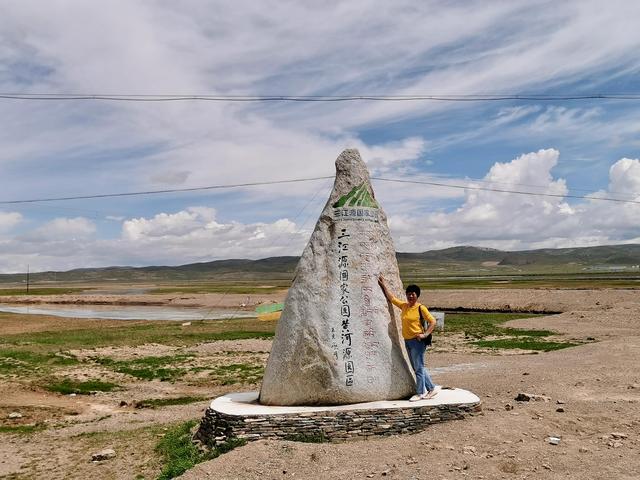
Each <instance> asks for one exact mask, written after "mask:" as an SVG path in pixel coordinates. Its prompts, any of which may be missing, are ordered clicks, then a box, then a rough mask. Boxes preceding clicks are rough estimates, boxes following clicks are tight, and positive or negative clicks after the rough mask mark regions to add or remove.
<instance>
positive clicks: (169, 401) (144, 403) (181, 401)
mask: <svg viewBox="0 0 640 480" xmlns="http://www.w3.org/2000/svg"><path fill="white" fill-rule="evenodd" d="M203 400H207V397H175V398H147V399H146V400H141V401H139V402H136V408H160V407H169V406H172V405H188V404H190V403H196V402H202V401H203Z"/></svg>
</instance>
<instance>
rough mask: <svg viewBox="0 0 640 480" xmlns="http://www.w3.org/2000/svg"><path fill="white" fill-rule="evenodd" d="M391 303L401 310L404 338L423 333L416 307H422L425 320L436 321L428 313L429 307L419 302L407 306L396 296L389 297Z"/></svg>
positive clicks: (407, 338) (414, 336)
mask: <svg viewBox="0 0 640 480" xmlns="http://www.w3.org/2000/svg"><path fill="white" fill-rule="evenodd" d="M391 303H393V304H394V305H395V306H396V307H398V308H399V309H400V310H402V314H401V316H400V318H401V319H402V338H404V339H405V340H411V339H412V338H416V337H417V336H418V335H420V334H421V333H423V331H422V325H420V312H419V311H418V308H422V317H423V318H424V319H425V320H426V321H427V322H429V323H436V319H435V318H434V317H433V315H431V313H429V309H427V307H425V306H424V305H422V304H420V303H417V302H416V304H415V305H414V306H413V307H409V303H407V302H406V301H402V300H400V299H398V298H396V297H391Z"/></svg>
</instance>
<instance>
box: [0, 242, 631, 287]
mask: <svg viewBox="0 0 640 480" xmlns="http://www.w3.org/2000/svg"><path fill="white" fill-rule="evenodd" d="M396 257H397V258H398V263H399V265H400V268H401V270H402V269H405V270H415V269H416V268H418V269H429V268H430V267H433V266H435V265H437V266H438V267H439V268H440V269H442V268H446V267H447V266H450V267H452V268H453V267H455V268H457V269H464V268H465V266H469V267H471V266H473V265H475V266H477V265H485V264H486V263H491V264H492V266H496V267H498V268H499V267H511V268H516V267H523V266H529V267H532V266H533V267H535V266H545V265H554V266H557V265H578V266H582V267H595V266H603V267H604V268H606V267H612V268H613V267H615V266H624V267H635V268H637V266H638V265H640V245H638V244H623V245H600V246H595V247H569V248H556V249H553V248H542V249H535V250H517V251H508V250H506V251H505V250H498V249H493V248H486V247H474V246H468V245H464V246H456V247H449V248H444V249H440V250H428V251H425V252H420V253H403V252H398V253H397V254H396ZM298 259H299V257H298V256H278V257H267V258H262V259H258V260H250V259H224V260H213V261H210V262H197V263H189V264H183V265H176V266H163V265H151V266H146V267H131V266H110V267H97V268H77V269H72V270H67V271H62V272H56V271H47V272H36V273H32V274H31V275H30V277H31V281H33V282H53V281H59V282H64V281H80V280H82V281H158V280H216V281H217V280H222V281H224V280H236V281H237V280H238V279H240V280H241V279H242V278H243V277H246V278H247V279H248V280H258V279H260V278H265V277H268V278H270V279H275V280H278V279H281V280H290V279H291V277H292V275H293V271H294V270H295V267H296V265H297V263H298ZM212 277H214V278H212ZM24 278H25V274H24V273H17V274H0V283H15V282H23V281H24Z"/></svg>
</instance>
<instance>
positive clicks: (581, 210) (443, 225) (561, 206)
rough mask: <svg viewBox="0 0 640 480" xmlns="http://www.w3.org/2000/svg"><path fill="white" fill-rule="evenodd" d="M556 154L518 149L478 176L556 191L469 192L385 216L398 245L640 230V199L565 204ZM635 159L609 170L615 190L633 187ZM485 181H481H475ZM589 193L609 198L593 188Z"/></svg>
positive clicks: (638, 176) (613, 239) (566, 238)
mask: <svg viewBox="0 0 640 480" xmlns="http://www.w3.org/2000/svg"><path fill="white" fill-rule="evenodd" d="M558 158H559V152H558V151H557V150H554V149H547V150H540V151H538V152H533V153H528V154H526V155H522V156H520V157H518V158H516V159H514V160H512V161H510V162H507V163H496V164H495V165H494V166H493V167H492V168H491V169H490V171H489V172H488V173H487V175H486V176H485V177H484V180H485V181H487V182H497V183H500V184H503V185H504V184H525V185H526V184H529V185H537V186H538V187H537V188H535V189H533V188H530V187H529V188H528V189H526V190H525V189H523V188H519V189H518V190H522V191H531V192H533V193H542V194H550V195H559V197H547V196H536V195H517V194H510V193H500V192H493V191H482V190H468V191H467V192H466V195H465V202H464V204H463V205H461V206H460V207H458V208H457V209H455V210H454V211H451V212H449V213H443V212H439V213H428V214H424V215H420V214H419V213H418V212H415V213H414V214H413V215H408V214H406V213H398V214H395V215H392V216H391V219H390V226H391V229H392V232H393V234H394V238H396V248H397V249H398V250H399V251H424V250H430V249H433V248H439V247H446V246H453V245H478V246H489V247H494V248H503V249H525V248H542V247H562V246H590V245H596V244H607V243H611V244H613V243H626V242H629V241H631V239H633V238H636V237H638V234H639V233H640V205H638V204H633V203H611V202H604V201H598V200H584V201H577V202H574V203H573V204H568V203H567V201H566V200H565V199H563V198H562V195H564V194H566V193H568V189H567V186H566V182H565V181H564V180H563V179H554V178H553V176H552V174H551V170H552V169H553V167H554V166H555V165H556V164H557V162H558ZM638 165H640V161H639V160H630V159H622V160H619V161H618V162H616V163H615V164H614V165H613V166H612V167H611V171H610V175H611V182H610V185H611V187H612V188H613V187H614V186H615V187H616V188H617V190H618V191H620V192H625V191H626V192H634V193H636V194H637V193H638V191H639V190H638V188H637V185H640V183H636V182H640V168H638ZM477 185H478V186H481V187H483V188H484V187H485V185H481V184H477ZM593 196H601V197H608V196H612V195H610V194H609V193H608V192H604V191H603V192H595V193H594V194H593Z"/></svg>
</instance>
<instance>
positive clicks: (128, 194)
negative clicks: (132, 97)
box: [0, 175, 640, 205]
mask: <svg viewBox="0 0 640 480" xmlns="http://www.w3.org/2000/svg"><path fill="white" fill-rule="evenodd" d="M329 178H334V177H333V176H332V175H331V176H325V177H311V178H296V179H290V180H270V181H265V182H251V183H234V184H227V185H209V186H206V187H193V188H172V189H166V190H146V191H139V192H120V193H103V194H98V195H77V196H69V197H50V198H32V199H23V200H0V205H15V204H23V203H39V202H60V201H66V200H88V199H98V198H112V197H133V196H141V195H159V194H166V193H182V192H198V191H205V190H218V189H224V188H240V187H257V186H262V185H277V184H283V183H297V182H310V181H314V180H326V179H329ZM371 180H378V181H381V182H396V183H413V184H418V185H431V186H435V187H444V188H456V189H461V190H481V191H486V192H498V193H513V194H516V195H531V196H535V197H555V198H575V199H581V200H601V201H606V202H618V203H633V204H640V201H638V200H628V199H621V198H612V197H593V196H589V195H570V194H561V193H540V192H526V191H522V190H507V189H500V188H489V187H479V186H474V185H457V184H453V183H442V182H428V181H425V180H406V179H397V178H382V177H371Z"/></svg>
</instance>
